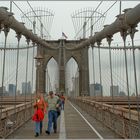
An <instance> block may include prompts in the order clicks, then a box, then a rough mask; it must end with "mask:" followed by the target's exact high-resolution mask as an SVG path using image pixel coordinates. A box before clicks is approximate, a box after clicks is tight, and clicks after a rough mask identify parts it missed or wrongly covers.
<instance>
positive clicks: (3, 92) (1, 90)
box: [0, 86, 8, 96]
mask: <svg viewBox="0 0 140 140" xmlns="http://www.w3.org/2000/svg"><path fill="white" fill-rule="evenodd" d="M7 95H8V93H7V91H6V88H5V86H3V87H0V96H7Z"/></svg>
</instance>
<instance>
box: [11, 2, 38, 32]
mask: <svg viewBox="0 0 140 140" xmlns="http://www.w3.org/2000/svg"><path fill="white" fill-rule="evenodd" d="M13 3H14V4H15V6H16V7H17V8H18V9H19V10H20V12H21V13H22V14H23V15H24V16H25V17H26V18H27V19H28V20H29V21H30V23H31V24H33V22H32V21H31V20H30V18H29V17H28V16H27V15H26V14H25V13H24V12H23V11H22V10H21V8H20V7H19V6H18V5H17V4H16V3H15V2H14V1H13ZM36 28H37V30H38V31H40V29H39V28H38V27H36Z"/></svg>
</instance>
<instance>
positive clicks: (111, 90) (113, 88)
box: [110, 85, 119, 96]
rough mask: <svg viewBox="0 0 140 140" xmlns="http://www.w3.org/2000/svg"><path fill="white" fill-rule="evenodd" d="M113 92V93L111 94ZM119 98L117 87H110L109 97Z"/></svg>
mask: <svg viewBox="0 0 140 140" xmlns="http://www.w3.org/2000/svg"><path fill="white" fill-rule="evenodd" d="M112 92H113V93H112ZM112 95H113V96H119V86H114V85H113V86H110V96H112Z"/></svg>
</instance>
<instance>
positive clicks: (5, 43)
mask: <svg viewBox="0 0 140 140" xmlns="http://www.w3.org/2000/svg"><path fill="white" fill-rule="evenodd" d="M8 32H9V28H8V27H4V33H5V41H4V52H3V69H2V84H1V85H2V94H1V112H0V121H1V119H2V108H3V105H2V104H3V103H2V102H3V92H4V77H5V57H6V46H7V36H8Z"/></svg>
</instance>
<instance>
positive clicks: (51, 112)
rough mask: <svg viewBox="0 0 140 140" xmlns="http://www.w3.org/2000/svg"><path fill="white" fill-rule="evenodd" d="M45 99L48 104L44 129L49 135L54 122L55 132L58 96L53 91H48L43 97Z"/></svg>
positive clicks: (55, 128) (55, 129)
mask: <svg viewBox="0 0 140 140" xmlns="http://www.w3.org/2000/svg"><path fill="white" fill-rule="evenodd" d="M45 101H46V102H47V104H48V128H47V130H46V133H47V134H48V135H50V133H51V130H52V123H54V124H53V129H54V133H56V132H57V108H58V107H59V104H58V101H59V97H58V96H55V95H54V93H53V91H50V92H49V96H48V97H46V98H45Z"/></svg>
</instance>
